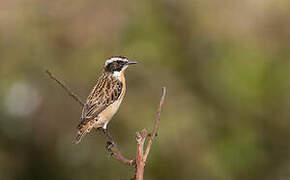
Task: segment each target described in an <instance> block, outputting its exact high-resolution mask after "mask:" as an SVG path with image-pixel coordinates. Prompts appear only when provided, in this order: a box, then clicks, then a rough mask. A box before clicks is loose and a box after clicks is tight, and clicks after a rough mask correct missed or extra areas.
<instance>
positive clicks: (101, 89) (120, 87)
mask: <svg viewBox="0 0 290 180" xmlns="http://www.w3.org/2000/svg"><path fill="white" fill-rule="evenodd" d="M113 58H117V60H116V61H115V60H114V61H112V59H109V60H108V61H109V63H106V64H105V66H104V71H103V73H102V75H101V76H100V78H99V79H98V82H97V84H96V85H95V87H94V88H93V90H92V91H91V93H90V94H89V96H88V98H87V100H86V103H85V105H84V107H83V110H82V114H81V122H80V124H79V125H78V127H77V129H78V133H77V135H76V137H75V139H74V141H73V143H79V142H80V140H81V138H82V137H83V136H84V135H85V134H87V133H89V132H90V131H91V129H92V128H99V127H102V128H103V129H106V126H107V124H108V122H109V121H110V119H111V118H112V117H113V115H114V114H115V113H116V112H117V110H118V109H119V106H120V104H121V102H122V100H123V98H124V95H125V91H126V83H125V77H124V72H125V69H126V68H127V66H128V65H129V63H128V62H129V61H128V60H127V59H124V60H123V59H122V58H124V57H121V56H120V57H119V56H118V57H113ZM120 58H121V59H120ZM108 61H107V62H108ZM114 72H117V75H115V74H114Z"/></svg>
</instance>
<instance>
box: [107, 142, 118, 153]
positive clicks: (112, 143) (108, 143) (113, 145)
mask: <svg viewBox="0 0 290 180" xmlns="http://www.w3.org/2000/svg"><path fill="white" fill-rule="evenodd" d="M115 146H116V144H115V142H114V141H107V145H106V149H107V151H110V152H111V151H112V148H113V147H115Z"/></svg>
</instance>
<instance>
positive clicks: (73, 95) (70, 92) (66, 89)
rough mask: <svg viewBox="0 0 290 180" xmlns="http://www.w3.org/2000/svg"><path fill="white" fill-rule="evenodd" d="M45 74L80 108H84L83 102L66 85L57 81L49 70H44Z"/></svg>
mask: <svg viewBox="0 0 290 180" xmlns="http://www.w3.org/2000/svg"><path fill="white" fill-rule="evenodd" d="M45 72H46V74H48V76H49V77H50V78H51V79H52V80H54V81H55V82H57V83H58V84H59V85H60V86H61V87H62V88H63V89H64V90H65V91H66V92H67V93H68V95H69V96H71V97H72V98H74V100H76V101H77V102H78V103H79V104H80V105H81V106H84V103H83V101H82V100H81V99H80V98H79V97H78V96H77V95H76V94H75V93H73V92H72V91H71V90H70V89H69V88H68V87H67V86H66V85H64V83H63V82H61V81H60V80H58V79H57V78H56V77H55V76H54V75H53V74H52V73H51V72H50V71H49V70H45Z"/></svg>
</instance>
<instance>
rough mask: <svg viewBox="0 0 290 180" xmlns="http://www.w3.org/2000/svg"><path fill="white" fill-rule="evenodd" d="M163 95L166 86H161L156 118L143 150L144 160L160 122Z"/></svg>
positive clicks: (164, 94)
mask: <svg viewBox="0 0 290 180" xmlns="http://www.w3.org/2000/svg"><path fill="white" fill-rule="evenodd" d="M165 96H166V88H165V87H163V88H162V96H161V100H160V103H159V107H158V110H157V113H156V119H155V122H154V127H153V131H152V133H151V136H150V137H149V140H148V143H147V147H146V150H145V153H144V161H146V160H147V157H148V154H149V152H150V149H151V145H152V142H153V140H154V138H155V137H156V135H157V131H158V127H159V123H160V113H161V110H162V106H163V103H164V100H165Z"/></svg>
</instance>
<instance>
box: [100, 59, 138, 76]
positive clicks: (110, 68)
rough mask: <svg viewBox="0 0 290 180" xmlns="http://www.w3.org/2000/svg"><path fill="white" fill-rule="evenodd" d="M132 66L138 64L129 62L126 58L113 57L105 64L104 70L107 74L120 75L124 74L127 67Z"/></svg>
mask: <svg viewBox="0 0 290 180" xmlns="http://www.w3.org/2000/svg"><path fill="white" fill-rule="evenodd" d="M132 64H137V62H136V61H131V60H128V59H127V58H126V57H124V56H113V57H111V58H109V59H108V60H107V61H106V62H105V66H104V69H105V71H106V72H109V73H113V74H116V75H118V74H120V73H121V72H124V71H125V70H126V69H127V67H128V66H130V65H132Z"/></svg>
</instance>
